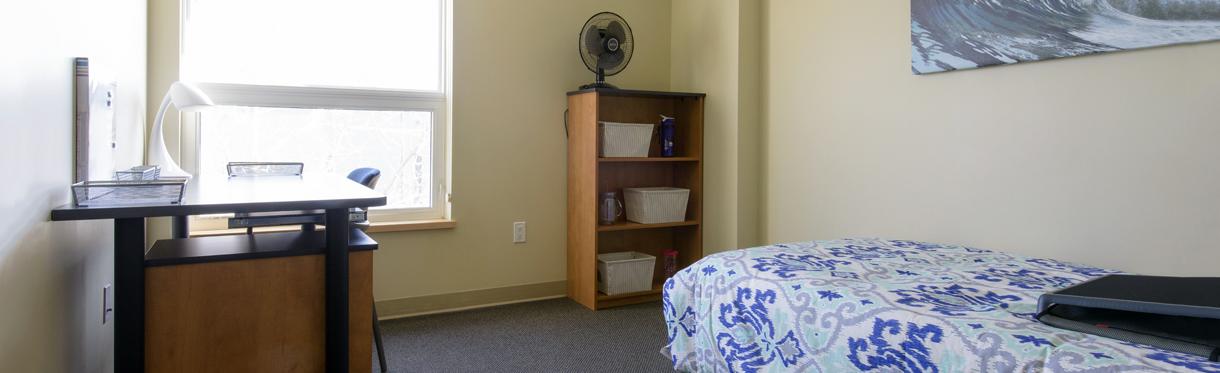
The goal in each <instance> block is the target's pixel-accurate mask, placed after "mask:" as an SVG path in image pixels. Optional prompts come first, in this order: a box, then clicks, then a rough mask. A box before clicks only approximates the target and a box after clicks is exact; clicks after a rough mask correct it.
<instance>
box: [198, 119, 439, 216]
mask: <svg viewBox="0 0 1220 373" xmlns="http://www.w3.org/2000/svg"><path fill="white" fill-rule="evenodd" d="M432 126H433V114H432V113H431V112H427V111H368V110H329V109H288V108H264V107H245V106H218V107H215V108H214V109H213V110H209V111H207V112H203V113H200V126H199V131H200V139H199V141H200V148H201V149H200V161H199V163H200V164H199V167H200V171H199V172H200V174H205V175H214V174H217V173H221V174H223V173H224V172H225V164H227V163H229V162H303V163H305V172H330V173H335V174H339V175H345V176H346V175H347V173H348V172H351V171H352V170H355V169H357V168H361V167H373V168H377V169H380V170H381V179H379V180H378V181H377V187H376V190H377V191H379V192H382V193H385V195H386V196H387V197H388V198H387V205H386V206H385V207H383V208H427V207H432V198H431V196H432Z"/></svg>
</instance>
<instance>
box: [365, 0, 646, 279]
mask: <svg viewBox="0 0 1220 373" xmlns="http://www.w3.org/2000/svg"><path fill="white" fill-rule="evenodd" d="M601 11H612V12H615V13H618V14H619V15H621V16H623V18H625V19H626V20H627V21H628V22H629V24H630V25H631V28H632V31H633V32H634V34H635V37H636V39H635V42H636V49H635V54H634V56H633V57H632V59H631V62H630V65H628V66H627V68H626V69H625V70H623V72H622V73H620V74H619V75H615V76H611V77H607V79H606V80H607V81H608V82H610V83H612V84H615V85H617V86H619V87H621V88H628V89H640V90H668V89H669V80H670V79H669V73H670V68H669V66H670V55H669V49H670V41H669V40H670V37H669V34H670V27H669V21H670V7H669V2H668V1H651V0H633V1H628V0H619V1H610V2H584V1H565V0H534V1H507V0H504V1H490V0H489V1H473V0H472V1H462V0H458V1H455V2H454V10H453V18H454V20H453V28H454V30H453V34H454V36H453V45H454V48H455V49H454V51H453V114H452V120H453V127H452V131H451V133H452V136H453V139H452V140H453V141H452V143H453V145H452V152H453V156H452V169H453V181H452V185H453V202H452V218H453V219H454V220H456V221H457V228H456V229H451V230H436V231H422V232H401V233H382V234H375V235H373V238H374V239H376V240H377V241H378V242H379V243H380V244H381V249H380V250H378V251H377V253H376V256H375V257H376V260H375V264H374V289H373V290H374V295H375V297H376V299H378V300H379V301H390V300H394V299H401V298H412V297H420V296H427V295H436V294H446V293H457V292H467V291H472V290H479V289H490V288H500V287H510V286H519V285H528V284H537V283H548V282H561V281H565V280H566V278H567V262H566V259H565V258H566V257H567V251H566V250H567V238H566V237H567V197H566V196H567V140H566V138H565V137H564V130H563V118H564V110H565V109H567V96H566V95H565V92H568V91H574V90H576V88H577V87H578V86H580V85H582V84H587V83H592V82H593V80H594V74H593V73H592V72H590V71H588V70H586V69H585V67H584V64H583V63H582V62H581V60H580V57H579V55H578V54H577V51H576V47H577V44H576V43H577V35H578V32H579V31H580V28H581V26H583V25H584V23H585V21H586V20H588V19H589V17H590V16H592V15H593V14H595V13H597V12H601ZM518 221H524V222H526V223H527V224H526V225H527V235H526V236H527V241H526V242H525V243H520V244H514V243H512V223H513V222H518ZM558 289H559V290H558V291H557V292H555V293H554V294H551V295H561V294H563V291H562V289H563V288H562V287H560V288H558Z"/></svg>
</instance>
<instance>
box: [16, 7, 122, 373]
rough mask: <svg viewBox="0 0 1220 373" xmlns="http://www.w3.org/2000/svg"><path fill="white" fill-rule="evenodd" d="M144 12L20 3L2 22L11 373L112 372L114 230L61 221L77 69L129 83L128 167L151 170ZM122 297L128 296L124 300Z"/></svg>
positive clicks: (66, 193) (69, 177) (68, 180)
mask: <svg viewBox="0 0 1220 373" xmlns="http://www.w3.org/2000/svg"><path fill="white" fill-rule="evenodd" d="M144 4H145V3H144V1H142V0H141V1H132V0H105V1H19V2H10V3H6V4H5V6H4V10H3V11H0V35H5V37H4V38H0V50H2V51H4V52H3V55H4V56H3V57H0V127H3V131H4V136H0V159H3V160H4V162H2V163H0V175H4V176H3V179H4V182H3V183H0V209H2V210H0V315H2V317H0V370H3V371H5V372H104V371H112V370H113V367H112V366H111V365H112V364H111V362H112V361H113V359H112V357H111V356H112V351H113V350H112V343H111V342H110V341H111V340H112V336H113V327H112V326H113V324H112V323H111V324H106V325H103V324H102V287H103V286H104V285H105V284H108V283H113V279H114V276H113V273H114V270H113V268H114V264H113V263H114V262H113V257H112V253H111V249H112V247H113V241H112V238H111V237H112V234H111V233H112V231H113V229H112V227H113V225H112V224H111V223H110V221H83V222H54V223H53V222H50V221H49V220H50V215H51V214H50V211H51V209H52V208H54V207H57V206H60V205H63V204H66V203H69V202H71V199H70V198H71V197H70V195H69V188H68V185H70V184H71V183H72V169H73V146H72V126H73V111H74V108H73V102H72V94H73V79H74V77H73V59H74V58H75V57H89V58H90V59H91V62H92V63H95V64H96V63H103V62H108V63H109V65H110V66H111V68H112V70H113V71H115V72H116V74H117V77H118V81H117V83H118V85H117V87H116V92H115V93H116V95H117V97H116V100H115V102H116V104H117V106H116V113H115V116H116V123H117V124H118V126H119V127H118V129H119V132H118V137H117V140H118V151H117V157H116V163H117V166H118V167H119V168H127V167H131V166H133V165H137V164H140V163H141V162H140V159H141V156H142V154H143V140H142V138H143V135H142V133H141V132H140V128H141V126H140V125H141V123H142V122H143V117H144V116H143V112H144V99H145V94H144V92H145V91H144V82H145V62H144V58H145V54H144V46H145V23H144V20H145V16H144V15H145V5H144ZM116 290H119V289H116Z"/></svg>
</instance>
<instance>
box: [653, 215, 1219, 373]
mask: <svg viewBox="0 0 1220 373" xmlns="http://www.w3.org/2000/svg"><path fill="white" fill-rule="evenodd" d="M1108 273H1121V272H1119V271H1113V270H1107V269H1102V268H1095V267H1090V266H1085V265H1079V264H1072V263H1065V262H1059V261H1055V260H1050V259H1040V258H1034V257H1028V256H1022V255H1015V254H1006V253H1001V252H994V251H988V250H980V249H973V248H968V247H961V246H953V245H939V244H932V243H926V242H915V241H904V240H889V239H879V238H857V239H843V240H831V241H815V242H801V243H792V244H784V245H772V246H763V247H756V248H750V249H744V250H737V251H731V252H725V253H719V254H714V255H709V256H708V257H706V258H703V259H702V260H700V261H698V262H696V263H694V264H692V265H691V266H689V267H687V268H685V269H683V270H682V271H680V272H679V273H678V274H677V275H675V276H674V277H673V278H672V279H670V280H669V281H667V282H666V283H665V287H664V298H663V304H664V312H665V321H666V326H667V327H668V329H669V345H668V346H666V350H665V351H664V352H665V353H667V354H668V355H669V356H670V358H671V359H672V361H673V365H674V368H675V370H677V371H683V372H854V371H876V372H894V371H900V372H1164V371H1173V372H1179V371H1185V372H1216V373H1220V363H1215V362H1210V361H1208V360H1207V359H1206V358H1203V357H1199V356H1192V355H1187V354H1183V353H1178V352H1172V351H1166V350H1161V349H1157V348H1153V347H1147V346H1143V345H1137V344H1132V343H1126V342H1121V341H1117V340H1111V339H1107V338H1104V337H1098V336H1094V335H1090V334H1084V333H1079V332H1073V331H1068V330H1063V329H1058V328H1054V327H1051V326H1048V325H1046V324H1042V323H1040V322H1038V321H1037V320H1036V319H1035V316H1036V313H1037V311H1038V310H1037V301H1038V297H1039V296H1040V295H1041V294H1043V293H1045V292H1048V291H1052V290H1056V289H1061V288H1064V287H1067V286H1070V285H1072V284H1076V283H1079V282H1082V281H1085V280H1088V279H1091V278H1095V277H1099V276H1102V275H1105V274H1108Z"/></svg>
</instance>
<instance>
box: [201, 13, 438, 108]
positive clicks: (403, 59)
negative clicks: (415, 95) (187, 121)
mask: <svg viewBox="0 0 1220 373" xmlns="http://www.w3.org/2000/svg"><path fill="white" fill-rule="evenodd" d="M183 4H184V9H183V14H184V15H185V17H184V20H183V35H182V60H181V61H180V63H181V68H182V71H181V74H182V79H183V80H189V81H200V82H213V83H237V84H258V85H282V86H329V87H366V88H390V89H413V90H428V91H439V90H440V87H441V83H440V82H441V80H440V73H441V48H442V45H441V23H440V22H441V2H440V1H439V0H344V1H334V0H293V1H284V0H186V1H183Z"/></svg>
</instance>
